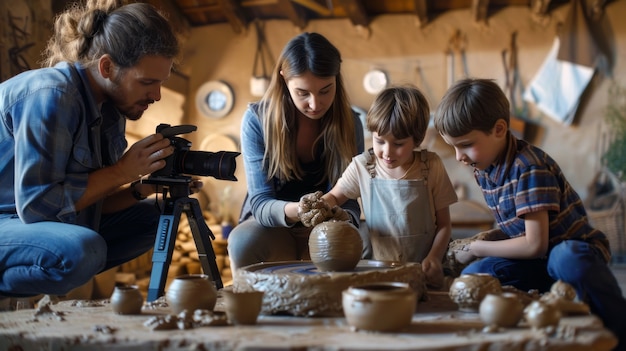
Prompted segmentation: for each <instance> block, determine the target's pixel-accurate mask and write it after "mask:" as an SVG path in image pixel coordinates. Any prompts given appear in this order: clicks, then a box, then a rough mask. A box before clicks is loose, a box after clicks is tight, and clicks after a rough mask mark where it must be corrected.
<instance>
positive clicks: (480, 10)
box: [472, 0, 489, 24]
mask: <svg viewBox="0 0 626 351" xmlns="http://www.w3.org/2000/svg"><path fill="white" fill-rule="evenodd" d="M488 10H489V0H472V17H474V22H475V23H481V24H486V23H487V15H488Z"/></svg>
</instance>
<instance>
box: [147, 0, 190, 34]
mask: <svg viewBox="0 0 626 351" xmlns="http://www.w3.org/2000/svg"><path fill="white" fill-rule="evenodd" d="M146 2H147V3H149V4H151V5H152V6H154V7H155V8H157V9H158V10H159V11H161V12H164V13H166V14H167V15H168V19H169V20H170V22H171V23H172V26H173V27H174V29H175V30H176V32H178V33H180V34H182V35H183V36H184V37H188V36H189V33H190V31H191V25H190V24H189V21H188V20H187V17H185V15H184V14H183V13H182V11H180V9H179V7H178V6H177V5H176V4H174V2H173V0H159V1H157V0H147V1H146Z"/></svg>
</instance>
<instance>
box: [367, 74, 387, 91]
mask: <svg viewBox="0 0 626 351" xmlns="http://www.w3.org/2000/svg"><path fill="white" fill-rule="evenodd" d="M388 83H389V82H388V80H387V74H386V73H385V72H383V71H382V70H379V69H373V70H371V71H369V72H367V73H366V74H365V76H364V77H363V87H364V88H365V91H367V92H368V93H370V94H373V95H375V94H378V93H380V92H381V91H382V90H383V89H385V88H386V87H387V84H388Z"/></svg>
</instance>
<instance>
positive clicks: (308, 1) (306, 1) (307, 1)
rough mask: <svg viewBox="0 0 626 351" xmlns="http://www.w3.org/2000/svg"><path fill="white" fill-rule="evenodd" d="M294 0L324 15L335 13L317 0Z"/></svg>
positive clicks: (328, 15)
mask: <svg viewBox="0 0 626 351" xmlns="http://www.w3.org/2000/svg"><path fill="white" fill-rule="evenodd" d="M292 1H293V2H295V3H296V4H300V5H302V6H304V7H306V8H307V9H309V10H311V11H313V12H316V13H317V14H319V15H320V16H322V17H330V16H331V15H332V14H333V13H332V11H331V10H330V9H329V8H328V7H326V6H322V5H320V4H318V3H317V2H315V1H314V0H292Z"/></svg>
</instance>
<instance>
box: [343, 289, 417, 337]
mask: <svg viewBox="0 0 626 351" xmlns="http://www.w3.org/2000/svg"><path fill="white" fill-rule="evenodd" d="M341 302H342V306H343V312H344V315H345V317H346V320H347V322H348V324H349V325H350V326H351V327H352V328H353V329H355V330H368V331H378V332H390V331H397V330H400V329H402V328H405V327H407V326H409V325H410V324H411V319H412V318H413V313H414V312H415V309H416V307H417V293H416V292H415V290H413V289H412V288H411V287H409V285H408V284H407V283H398V282H389V283H386V282H382V283H370V284H362V285H355V286H351V287H349V288H348V289H346V290H344V291H343V292H342V301H341Z"/></svg>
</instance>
